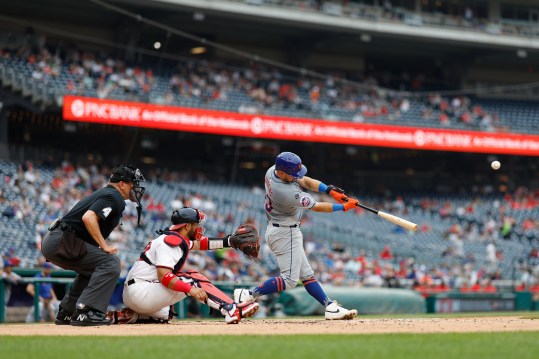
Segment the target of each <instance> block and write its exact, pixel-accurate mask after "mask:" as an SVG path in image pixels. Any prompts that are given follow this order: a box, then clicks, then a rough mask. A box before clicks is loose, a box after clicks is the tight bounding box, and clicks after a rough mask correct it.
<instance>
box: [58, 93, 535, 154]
mask: <svg viewBox="0 0 539 359" xmlns="http://www.w3.org/2000/svg"><path fill="white" fill-rule="evenodd" d="M63 118H64V120H68V121H80V122H93V123H103V124H110V125H120V126H138V127H145V128H154V129H162V130H172V131H186V132H200V133H210V134H217V135H227V136H241V137H255V138H268V139H276V140H293V141H308V142H326V143H339V144H350V145H358V146H378V147H396V148H409V149H420V150H438V151H458V152H480V153H492V154H513V155H526V156H539V136H538V135H520V134H508V133H487V132H479V131H459V130H445V129H433V128H418V127H406V126H392V125H375V124H367V123H354V122H344V121H340V122H335V121H329V120H313V119H303V118H292V117H281V116H270V115H261V114H243V113H236V112H226V111H216V110H207V109H197V108H188V107H174V106H162V105H153V104H145V103H137V102H124V101H115V100H100V99H96V98H88V97H76V96H65V97H64V106H63Z"/></svg>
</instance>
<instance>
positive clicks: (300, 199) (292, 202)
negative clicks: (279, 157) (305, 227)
mask: <svg viewBox="0 0 539 359" xmlns="http://www.w3.org/2000/svg"><path fill="white" fill-rule="evenodd" d="M264 183H265V187H266V202H265V206H264V207H265V209H266V217H267V218H268V221H270V222H272V223H277V224H279V225H281V226H293V225H294V224H298V223H299V221H300V219H301V216H302V215H303V212H304V211H305V210H306V209H311V208H312V207H313V206H314V205H315V204H316V201H315V200H314V198H313V197H312V196H311V195H310V194H308V193H306V192H303V191H302V189H301V187H300V185H299V184H298V183H297V182H290V183H289V182H284V181H282V180H281V179H280V178H279V177H277V175H276V174H275V166H272V167H270V168H269V169H268V171H267V172H266V178H265V180H264Z"/></svg>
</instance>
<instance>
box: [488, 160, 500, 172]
mask: <svg viewBox="0 0 539 359" xmlns="http://www.w3.org/2000/svg"><path fill="white" fill-rule="evenodd" d="M501 166H502V164H501V163H500V161H492V163H491V164H490V167H492V169H493V170H497V169H499V168H500V167H501Z"/></svg>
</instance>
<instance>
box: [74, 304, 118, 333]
mask: <svg viewBox="0 0 539 359" xmlns="http://www.w3.org/2000/svg"><path fill="white" fill-rule="evenodd" d="M69 324H71V325H74V326H77V327H93V326H97V325H110V324H111V321H110V319H108V318H107V315H106V314H105V313H103V312H100V311H99V310H97V309H94V308H90V307H88V306H84V305H80V304H79V305H77V309H75V313H73V315H72V316H71V322H70V323H69Z"/></svg>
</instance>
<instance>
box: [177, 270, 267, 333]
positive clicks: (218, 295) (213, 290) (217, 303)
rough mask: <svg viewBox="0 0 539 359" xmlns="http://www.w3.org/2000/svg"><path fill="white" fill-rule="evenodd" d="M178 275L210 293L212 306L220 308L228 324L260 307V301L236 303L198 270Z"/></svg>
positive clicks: (209, 300)
mask: <svg viewBox="0 0 539 359" xmlns="http://www.w3.org/2000/svg"><path fill="white" fill-rule="evenodd" d="M178 277H180V279H181V280H182V281H184V282H188V283H191V285H193V286H196V287H197V288H202V289H204V291H205V292H206V293H207V294H208V302H207V303H206V304H207V305H208V306H209V307H210V308H212V309H215V310H218V311H220V312H221V314H223V315H224V316H225V322H226V323H227V324H236V323H239V321H240V320H241V318H245V317H250V316H252V315H254V314H255V313H256V312H257V311H258V309H259V305H258V303H252V302H244V303H242V304H239V305H238V304H237V303H234V300H233V299H232V298H230V297H229V296H228V295H226V294H225V293H223V292H222V291H221V290H220V289H219V288H217V287H216V286H214V285H213V284H212V283H211V282H210V280H209V279H208V278H206V277H205V276H203V275H202V274H200V273H198V272H197V271H188V272H182V273H178Z"/></svg>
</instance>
